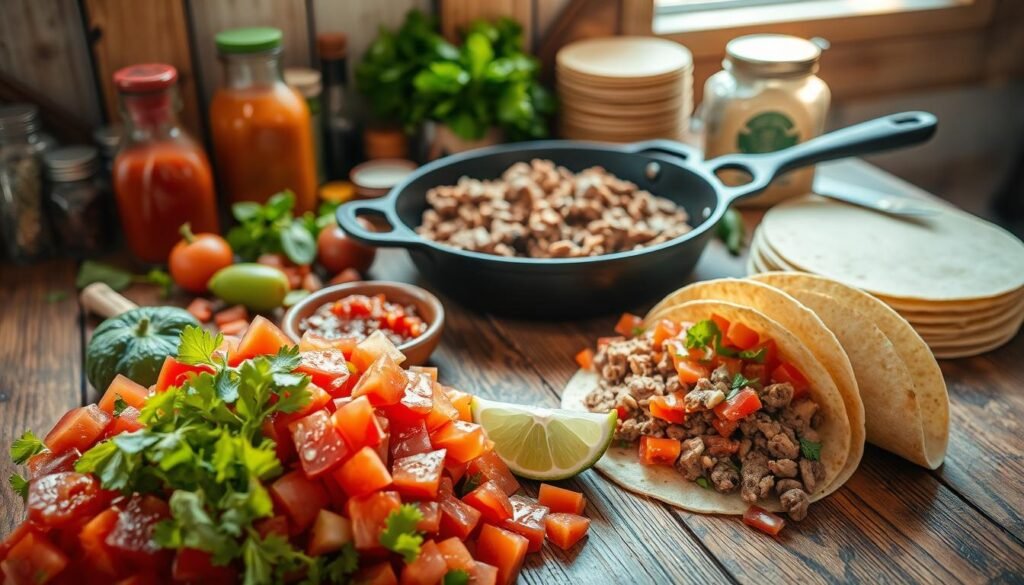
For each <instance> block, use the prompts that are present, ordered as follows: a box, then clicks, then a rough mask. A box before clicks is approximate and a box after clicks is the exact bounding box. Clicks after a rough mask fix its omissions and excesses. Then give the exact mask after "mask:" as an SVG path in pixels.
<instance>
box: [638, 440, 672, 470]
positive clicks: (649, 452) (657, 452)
mask: <svg viewBox="0 0 1024 585" xmlns="http://www.w3.org/2000/svg"><path fill="white" fill-rule="evenodd" d="M681 449H682V444H681V443H680V442H679V441H678V440H677V439H669V438H658V437H652V436H650V435H644V436H642V437H640V463H642V464H644V465H674V464H675V462H676V459H679V451H680V450H681Z"/></svg>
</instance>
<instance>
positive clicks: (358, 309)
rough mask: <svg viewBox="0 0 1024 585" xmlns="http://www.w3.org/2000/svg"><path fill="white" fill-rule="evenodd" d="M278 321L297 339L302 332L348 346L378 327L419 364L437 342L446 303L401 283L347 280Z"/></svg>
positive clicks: (315, 295) (410, 360)
mask: <svg viewBox="0 0 1024 585" xmlns="http://www.w3.org/2000/svg"><path fill="white" fill-rule="evenodd" d="M282 325H283V328H284V331H285V333H287V334H288V336H289V337H291V338H292V339H293V340H294V341H295V342H296V343H298V342H299V340H301V339H302V336H303V335H305V334H307V333H308V334H310V335H315V336H318V337H320V338H324V339H326V340H330V341H339V340H341V341H342V345H345V344H347V343H350V344H351V345H352V346H355V344H357V343H359V342H360V341H362V340H363V339H366V338H367V337H369V336H370V335H371V334H373V333H374V332H375V331H380V332H381V333H383V334H384V335H385V336H387V338H388V339H390V340H391V342H392V343H394V344H395V345H396V346H397V347H398V349H399V350H401V351H402V353H404V354H405V357H406V360H407V362H406V364H407V365H422V364H423V363H425V362H426V361H427V358H429V357H430V354H431V353H433V351H434V349H435V348H436V347H437V344H438V342H440V341H441V329H442V328H443V327H444V307H443V306H442V305H441V301H439V300H438V299H437V297H435V296H434V295H432V294H430V293H429V292H427V291H426V290H423V289H422V288H420V287H418V286H415V285H412V284H405V283H401V282H385V281H360V282H348V283H345V284H339V285H335V286H329V287H327V288H324V289H321V290H319V291H317V292H315V293H313V294H311V295H309V296H308V297H306V298H304V299H302V301H300V302H299V303H297V304H295V305H294V306H293V307H292V308H291V309H289V310H288V312H287V313H285V316H284V320H283V321H282Z"/></svg>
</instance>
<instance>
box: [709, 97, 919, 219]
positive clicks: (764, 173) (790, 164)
mask: <svg viewBox="0 0 1024 585" xmlns="http://www.w3.org/2000/svg"><path fill="white" fill-rule="evenodd" d="M937 124H938V120H937V119H936V118H935V116H934V115H933V114H930V113H928V112H903V113H899V114H890V115H888V116H882V117H881V118H875V119H874V120H869V121H867V122H862V123H860V124H856V125H854V126H850V127H848V128H843V129H841V130H836V131H835V132H830V133H828V134H824V135H822V136H819V137H817V138H812V139H811V140H808V141H807V142H803V143H801V144H797V145H796V146H791V147H789V148H785V149H782V150H778V151H775V152H767V153H764V154H727V155H724V156H720V157H718V158H715V159H713V160H710V161H707V162H706V163H705V165H706V168H707V169H708V170H709V171H711V173H712V174H714V173H715V172H717V171H719V170H725V169H735V170H740V171H743V172H746V173H749V174H750V176H751V177H752V179H751V181H750V182H749V183H746V184H743V185H737V186H723V189H722V191H721V192H722V194H723V195H724V197H725V198H726V200H727V201H728V202H729V203H732V202H733V201H736V200H738V199H743V198H745V197H749V196H751V195H754V194H757V193H760V192H761V191H763V190H764V189H765V188H767V187H768V184H769V183H771V182H772V180H773V179H775V177H777V176H779V175H780V174H782V173H785V172H786V171H791V170H793V169H797V168H800V167H805V166H808V165H812V164H815V163H819V162H823V161H828V160H834V159H838V158H846V157H849V156H860V155H864V154H870V153H875V152H881V151H884V150H890V149H893V148H900V147H903V146H911V145H914V144H918V143H920V142H924V141H926V140H928V139H929V138H931V137H932V135H934V134H935V127H936V126H937Z"/></svg>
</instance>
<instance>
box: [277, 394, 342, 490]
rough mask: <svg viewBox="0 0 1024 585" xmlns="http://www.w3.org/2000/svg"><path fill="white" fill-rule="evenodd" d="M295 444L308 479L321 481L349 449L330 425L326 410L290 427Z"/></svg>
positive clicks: (298, 421)
mask: <svg viewBox="0 0 1024 585" xmlns="http://www.w3.org/2000/svg"><path fill="white" fill-rule="evenodd" d="M288 429H289V430H290V431H291V433H292V441H294V443H295V450H296V452H297V453H298V455H299V463H300V464H301V465H302V471H303V472H304V473H305V474H306V477H308V478H310V479H313V478H315V477H319V476H320V475H321V474H323V473H324V472H325V471H327V470H328V469H331V468H332V467H334V466H335V465H337V464H339V463H341V461H342V460H343V459H344V458H345V457H347V456H348V454H349V449H348V447H346V446H345V442H344V441H342V439H341V435H339V434H338V431H337V430H336V429H335V427H334V423H332V422H331V417H330V415H328V414H327V411H326V410H318V411H316V412H314V413H313V414H311V415H309V416H307V417H305V418H301V419H299V420H297V421H295V422H293V423H291V424H290V425H288Z"/></svg>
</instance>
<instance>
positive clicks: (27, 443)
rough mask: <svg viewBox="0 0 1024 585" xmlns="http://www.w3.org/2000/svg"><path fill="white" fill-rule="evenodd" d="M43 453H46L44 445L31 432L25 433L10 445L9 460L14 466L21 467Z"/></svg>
mask: <svg viewBox="0 0 1024 585" xmlns="http://www.w3.org/2000/svg"><path fill="white" fill-rule="evenodd" d="M43 451H46V445H45V444H44V443H43V441H42V440H41V439H40V438H39V437H37V436H36V435H35V433H33V432H32V431H25V432H24V433H22V434H21V436H20V437H18V438H17V439H15V440H14V442H13V443H11V459H12V460H13V461H14V464H15V465H21V464H22V463H25V462H26V461H28V460H29V459H31V458H32V456H33V455H35V454H37V453H42V452H43Z"/></svg>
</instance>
